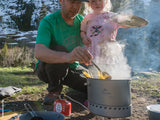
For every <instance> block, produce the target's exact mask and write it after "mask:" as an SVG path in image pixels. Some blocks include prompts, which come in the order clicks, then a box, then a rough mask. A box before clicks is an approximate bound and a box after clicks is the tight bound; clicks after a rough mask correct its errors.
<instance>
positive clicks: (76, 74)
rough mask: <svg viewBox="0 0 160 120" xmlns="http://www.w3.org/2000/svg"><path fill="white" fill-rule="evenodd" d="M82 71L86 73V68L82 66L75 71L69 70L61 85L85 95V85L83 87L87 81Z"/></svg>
mask: <svg viewBox="0 0 160 120" xmlns="http://www.w3.org/2000/svg"><path fill="white" fill-rule="evenodd" d="M84 70H85V71H86V70H87V68H85V67H83V66H82V65H79V67H78V68H76V69H69V71H68V75H67V76H66V78H65V79H64V81H62V83H63V84H64V85H67V86H69V87H71V88H73V89H75V90H77V91H80V92H83V93H85V94H86V95H87V85H85V83H86V82H87V79H86V77H85V76H84V75H83V73H82V71H84Z"/></svg>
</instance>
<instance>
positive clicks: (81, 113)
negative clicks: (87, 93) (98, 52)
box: [4, 87, 160, 120]
mask: <svg viewBox="0 0 160 120" xmlns="http://www.w3.org/2000/svg"><path fill="white" fill-rule="evenodd" d="M46 93H47V91H44V92H43V93H38V94H36V95H35V94H23V95H19V96H17V97H14V98H11V97H8V98H5V99H4V107H5V109H11V110H12V111H15V112H17V111H20V112H26V110H25V108H24V103H29V104H30V105H31V106H32V107H33V109H34V110H36V111H37V110H48V111H53V106H51V105H50V106H46V105H43V98H44V96H45V94H46ZM131 95H132V115H131V116H130V117H127V118H107V117H102V116H98V115H96V114H93V113H90V111H88V110H86V109H85V108H83V107H82V106H81V105H79V104H77V103H75V102H72V101H71V100H69V101H70V102H71V103H72V113H71V115H70V116H67V117H66V118H65V119H66V120H148V119H149V118H148V112H147V109H146V106H148V105H151V104H157V103H159V102H160V99H159V98H157V97H153V96H151V95H149V94H146V93H145V92H143V91H138V90H137V89H136V88H132V87H131ZM68 96H70V97H71V98H73V99H75V100H77V101H79V102H81V103H83V102H84V100H85V97H84V95H83V94H82V93H79V92H77V93H76V94H72V95H70V94H68ZM133 96H134V97H133Z"/></svg>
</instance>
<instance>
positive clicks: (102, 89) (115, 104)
mask: <svg viewBox="0 0 160 120" xmlns="http://www.w3.org/2000/svg"><path fill="white" fill-rule="evenodd" d="M87 85H88V108H89V110H90V111H91V112H92V113H94V114H97V115H100V116H104V117H110V118H122V117H129V116H131V108H132V105H131V95H130V80H105V79H104V80H102V79H93V78H89V79H88V80H87Z"/></svg>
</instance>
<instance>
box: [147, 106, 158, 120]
mask: <svg viewBox="0 0 160 120" xmlns="http://www.w3.org/2000/svg"><path fill="white" fill-rule="evenodd" d="M147 110H148V114H149V120H160V104H155V105H149V106H147Z"/></svg>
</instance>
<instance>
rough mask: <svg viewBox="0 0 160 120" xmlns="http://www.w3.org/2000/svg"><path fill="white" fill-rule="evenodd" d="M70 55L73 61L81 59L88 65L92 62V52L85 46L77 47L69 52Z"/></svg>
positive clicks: (81, 61) (80, 60)
mask: <svg viewBox="0 0 160 120" xmlns="http://www.w3.org/2000/svg"><path fill="white" fill-rule="evenodd" d="M69 57H70V59H71V62H74V61H79V62H80V63H84V64H86V65H89V64H91V60H92V58H93V57H92V55H91V53H90V52H89V51H88V50H87V49H86V48H84V47H76V48H75V49H74V50H73V51H72V52H71V53H69Z"/></svg>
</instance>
